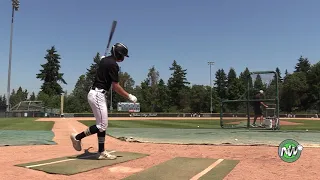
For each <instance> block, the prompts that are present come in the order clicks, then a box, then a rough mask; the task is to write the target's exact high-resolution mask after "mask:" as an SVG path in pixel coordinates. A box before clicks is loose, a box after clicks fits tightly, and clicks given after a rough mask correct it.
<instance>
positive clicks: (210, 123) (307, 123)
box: [79, 120, 320, 131]
mask: <svg viewBox="0 0 320 180" xmlns="http://www.w3.org/2000/svg"><path fill="white" fill-rule="evenodd" d="M234 121H239V120H234ZM240 121H241V120H240ZM286 121H290V122H296V123H303V125H282V126H281V130H290V131H292V130H304V131H305V130H306V129H308V130H309V131H320V121H312V120H286ZM79 122H81V123H83V124H84V125H86V126H91V125H93V124H95V121H90V120H83V121H79ZM229 122H232V120H228V123H229ZM197 126H199V128H198V127H197ZM109 127H110V128H179V129H190V128H192V129H193V128H197V129H217V128H218V129H221V127H220V121H219V120H136V121H134V120H119V121H117V120H113V121H109Z"/></svg>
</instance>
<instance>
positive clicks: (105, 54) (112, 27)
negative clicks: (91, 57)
mask: <svg viewBox="0 0 320 180" xmlns="http://www.w3.org/2000/svg"><path fill="white" fill-rule="evenodd" d="M116 26H117V21H113V22H112V26H111V31H110V35H109V40H108V44H107V48H106V51H105V53H104V56H107V53H108V51H109V46H110V43H111V39H112V36H113V33H114V31H115V30H116Z"/></svg>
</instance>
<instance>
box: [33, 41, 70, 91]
mask: <svg viewBox="0 0 320 180" xmlns="http://www.w3.org/2000/svg"><path fill="white" fill-rule="evenodd" d="M44 58H45V59H46V61H47V62H46V63H45V64H42V65H41V67H42V69H41V70H40V73H38V74H36V77H37V79H40V80H41V81H43V84H42V86H41V91H42V92H43V93H45V94H48V95H49V96H54V95H60V94H61V93H63V90H62V87H61V85H60V84H59V82H62V83H63V84H67V83H66V81H65V80H64V79H63V75H64V74H63V73H60V72H59V71H60V59H61V58H60V55H59V54H58V53H57V50H56V48H55V46H52V47H51V48H50V49H47V54H46V56H45V57H44Z"/></svg>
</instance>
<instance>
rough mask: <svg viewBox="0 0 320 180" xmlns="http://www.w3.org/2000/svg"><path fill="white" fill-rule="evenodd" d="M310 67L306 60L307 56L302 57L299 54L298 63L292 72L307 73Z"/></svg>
mask: <svg viewBox="0 0 320 180" xmlns="http://www.w3.org/2000/svg"><path fill="white" fill-rule="evenodd" d="M310 68H311V64H310V62H309V60H308V58H304V57H302V56H300V58H299V59H298V63H297V64H296V66H295V71H294V72H304V73H307V72H308V71H309V70H310Z"/></svg>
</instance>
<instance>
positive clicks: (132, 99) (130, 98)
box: [129, 94, 137, 103]
mask: <svg viewBox="0 0 320 180" xmlns="http://www.w3.org/2000/svg"><path fill="white" fill-rule="evenodd" d="M129 100H130V101H132V102H134V103H135V102H137V98H136V97H135V96H134V95H132V94H129Z"/></svg>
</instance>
